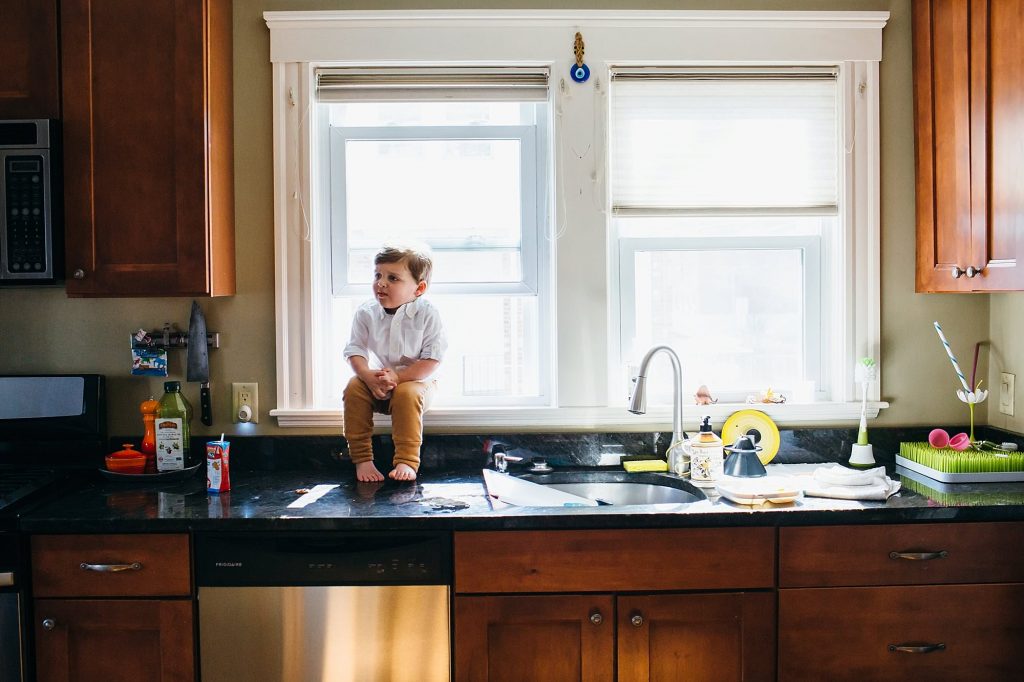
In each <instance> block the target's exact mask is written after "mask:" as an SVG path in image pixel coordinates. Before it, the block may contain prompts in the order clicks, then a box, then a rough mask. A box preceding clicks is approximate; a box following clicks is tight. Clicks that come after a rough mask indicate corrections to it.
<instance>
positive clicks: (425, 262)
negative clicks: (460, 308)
mask: <svg viewBox="0 0 1024 682" xmlns="http://www.w3.org/2000/svg"><path fill="white" fill-rule="evenodd" d="M403 261H404V262H405V265H406V267H408V268H409V274H411V275H412V278H413V279H414V280H416V281H417V282H426V283H427V284H430V273H431V271H432V270H433V268H434V262H433V261H432V260H431V258H430V252H429V251H428V250H427V249H426V247H423V248H414V247H411V246H401V247H400V246H385V247H384V248H382V249H381V250H380V251H378V252H377V255H376V256H374V258H373V264H374V265H380V264H381V263H401V262H403Z"/></svg>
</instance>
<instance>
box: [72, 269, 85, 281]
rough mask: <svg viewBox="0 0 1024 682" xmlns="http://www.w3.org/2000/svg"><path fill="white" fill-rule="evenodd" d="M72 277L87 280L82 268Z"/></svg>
mask: <svg viewBox="0 0 1024 682" xmlns="http://www.w3.org/2000/svg"><path fill="white" fill-rule="evenodd" d="M71 276H72V277H74V278H75V279H85V270H83V269H82V268H78V269H77V270H75V272H74V274H73V275H71Z"/></svg>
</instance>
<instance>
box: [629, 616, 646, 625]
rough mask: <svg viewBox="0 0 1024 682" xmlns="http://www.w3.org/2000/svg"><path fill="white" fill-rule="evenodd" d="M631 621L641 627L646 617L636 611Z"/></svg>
mask: <svg viewBox="0 0 1024 682" xmlns="http://www.w3.org/2000/svg"><path fill="white" fill-rule="evenodd" d="M629 622H630V623H632V624H633V625H634V626H636V627H640V626H641V625H643V624H644V617H643V616H642V615H640V614H639V613H634V614H633V617H632V618H630V619H629Z"/></svg>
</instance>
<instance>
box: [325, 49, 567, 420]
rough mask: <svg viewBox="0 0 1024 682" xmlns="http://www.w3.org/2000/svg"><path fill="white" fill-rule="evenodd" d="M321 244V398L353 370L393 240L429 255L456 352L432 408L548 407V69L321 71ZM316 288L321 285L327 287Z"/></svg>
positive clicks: (335, 392) (433, 288) (336, 395)
mask: <svg viewBox="0 0 1024 682" xmlns="http://www.w3.org/2000/svg"><path fill="white" fill-rule="evenodd" d="M317 75H318V91H319V93H318V94H319V97H318V99H319V101H320V105H319V106H320V107H321V111H320V120H321V121H322V122H323V125H324V126H325V130H324V131H323V132H322V134H321V139H323V138H326V139H327V142H326V144H323V145H322V149H324V151H326V153H325V154H324V155H323V160H322V162H321V164H320V172H321V177H322V183H321V184H322V186H324V187H325V188H326V190H325V191H324V192H323V194H322V197H321V199H322V201H324V202H325V203H327V204H329V207H325V210H324V215H329V220H324V221H322V224H321V226H320V227H321V229H322V230H323V235H322V243H324V244H327V243H329V244H330V253H331V259H330V268H331V283H330V291H329V292H324V294H323V295H322V296H321V297H320V298H321V299H322V300H323V302H324V303H323V307H322V310H323V313H324V318H325V319H327V320H329V321H330V324H331V328H332V332H331V333H330V334H326V335H324V336H323V338H325V339H330V340H331V341H330V342H328V343H322V344H320V345H319V346H318V351H317V353H316V357H317V359H316V366H317V367H318V368H322V369H323V370H325V374H326V376H329V377H331V379H330V380H329V381H324V382H321V389H322V391H323V397H322V398H321V400H322V401H323V402H325V403H328V404H330V403H335V404H340V402H341V392H342V389H343V388H344V386H345V384H346V383H347V382H348V379H349V377H350V376H351V375H352V372H351V369H350V367H349V366H348V363H346V362H345V360H344V359H343V358H342V357H340V356H339V354H338V353H337V347H336V345H335V344H334V343H333V340H334V339H339V338H341V339H345V338H348V335H349V332H350V323H351V319H352V315H353V313H354V311H355V309H356V308H357V307H358V306H359V305H360V304H361V303H363V302H364V301H366V300H367V299H368V298H369V297H370V282H372V281H373V257H374V254H376V252H377V251H378V250H379V248H380V247H381V245H382V244H383V243H386V242H415V243H425V244H427V245H428V246H430V247H431V250H432V251H433V254H434V270H433V276H432V280H431V285H430V288H429V290H428V293H427V295H428V297H429V298H430V300H431V301H432V302H433V303H434V305H436V306H437V307H438V308H439V309H440V311H441V314H442V317H443V319H444V323H445V328H446V332H447V335H448V339H449V349H448V353H447V355H446V357H445V360H444V362H442V363H441V366H440V368H439V370H438V372H437V374H436V375H435V376H436V378H437V379H438V393H437V396H436V398H435V400H434V405H435V406H438V407H444V406H459V405H476V406H480V405H491V406H496V405H524V404H527V405H529V404H540V405H544V404H549V402H550V395H551V388H550V385H549V383H550V382H549V377H550V371H548V367H549V366H550V358H549V353H548V352H547V348H548V347H549V345H546V344H544V343H542V341H543V340H545V339H550V338H551V336H552V330H551V324H550V320H549V317H550V312H549V311H550V278H549V277H547V276H545V275H544V273H546V271H547V263H548V253H549V248H548V242H547V239H546V238H545V237H544V235H545V234H546V233H547V222H548V211H547V210H546V206H545V199H546V198H547V196H548V192H547V187H548V183H549V176H548V173H547V170H546V169H547V168H548V166H549V165H550V153H549V147H550V144H549V137H550V136H549V135H548V129H549V125H548V118H549V111H548V105H547V96H548V93H547V70H546V69H540V68H534V69H516V68H502V69H497V68H465V67H463V68H451V69H443V68H430V69H423V68H419V69H416V68H407V69H394V68H390V69H370V68H354V69H339V68H333V69H321V70H320V71H319V72H318V74H317ZM320 284H323V285H326V282H324V281H321V282H320Z"/></svg>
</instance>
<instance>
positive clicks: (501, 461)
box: [494, 450, 523, 473]
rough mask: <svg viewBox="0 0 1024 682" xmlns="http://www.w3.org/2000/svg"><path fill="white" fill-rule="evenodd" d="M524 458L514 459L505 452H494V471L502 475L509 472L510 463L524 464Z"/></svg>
mask: <svg viewBox="0 0 1024 682" xmlns="http://www.w3.org/2000/svg"><path fill="white" fill-rule="evenodd" d="M522 461H523V458H522V457H513V456H512V455H509V454H506V452H505V451H504V450H495V451H494V470H495V471H498V472H500V473H505V472H506V471H508V463H509V462H522Z"/></svg>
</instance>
